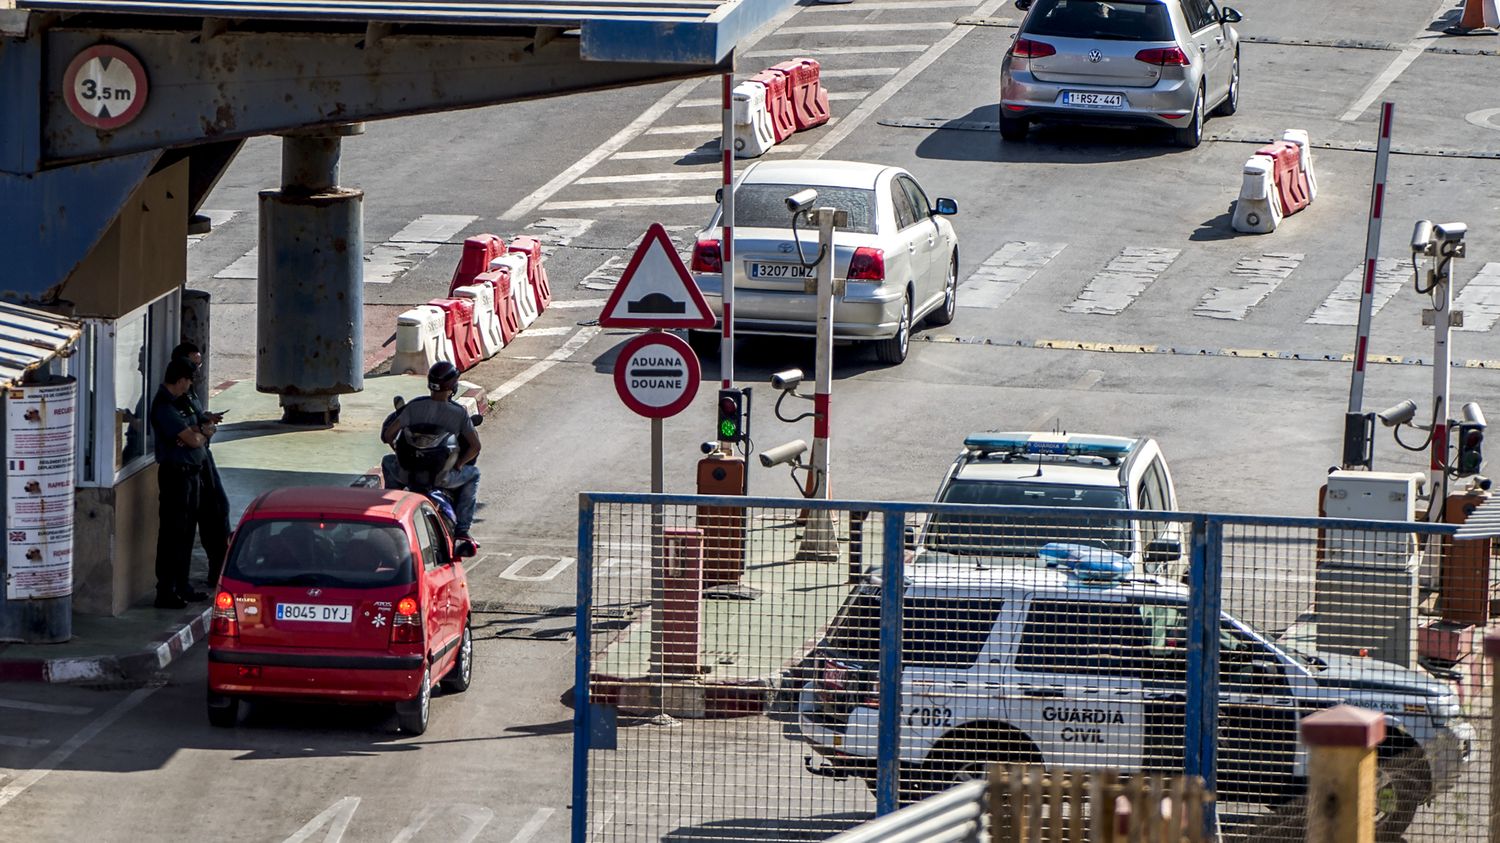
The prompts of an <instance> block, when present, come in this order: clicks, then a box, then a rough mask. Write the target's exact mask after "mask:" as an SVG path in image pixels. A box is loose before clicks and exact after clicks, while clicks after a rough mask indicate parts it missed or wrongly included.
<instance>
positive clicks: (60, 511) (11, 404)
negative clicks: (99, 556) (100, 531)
mask: <svg viewBox="0 0 1500 843" xmlns="http://www.w3.org/2000/svg"><path fill="white" fill-rule="evenodd" d="M77 403H78V385H77V383H76V382H75V381H74V380H73V379H72V378H66V379H56V380H54V381H50V382H48V383H45V384H27V385H23V386H13V387H9V388H7V389H6V390H5V434H6V435H5V598H6V599H7V600H33V599H37V598H45V597H66V596H68V595H69V594H72V593H73V509H74V504H73V478H74V472H73V457H74V437H75V436H76V430H77V424H76V416H75V412H74V411H75V409H76V407H77Z"/></svg>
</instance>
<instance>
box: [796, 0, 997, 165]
mask: <svg viewBox="0 0 1500 843" xmlns="http://www.w3.org/2000/svg"><path fill="white" fill-rule="evenodd" d="M1004 4H1005V0H989V2H987V3H985V4H984V5H983V6H980V7H979V8H978V9H976V10H974V14H975V15H976V16H978V17H988V16H990V15H992V14H994V13H995V10H996V9H999V8H1000V7H1001V6H1003V5H1004ZM934 26H937V27H942V28H951V29H953V31H952V32H949V33H948V34H947V35H944V36H943V37H942V38H941V39H940V40H939V41H938V42H937V43H936V44H933V45H932V46H931V47H929V48H927V51H926V52H924V53H922V55H920V56H917V57H916V58H915V59H913V60H912V62H911V64H909V65H907V66H906V68H905V69H903V70H902V71H901V72H900V73H897V74H896V75H895V76H892V77H891V78H890V79H887V80H886V82H885V84H884V85H881V86H880V88H879V89H877V90H876V91H875V92H874V93H872V94H870V95H869V96H868V97H865V99H864V101H862V102H861V103H860V104H859V106H858V107H857V108H855V109H854V111H852V112H850V114H849V116H848V117H845V118H844V121H843V122H842V123H840V124H839V125H838V126H836V127H834V128H833V129H831V130H830V131H829V132H828V133H827V134H825V135H824V136H823V138H822V139H821V140H819V141H818V142H817V143H815V144H813V145H812V147H811V148H810V149H808V151H807V155H806V157H808V158H822V157H823V156H824V155H827V154H828V153H829V152H830V151H831V150H832V149H833V148H834V147H835V146H838V145H839V144H840V143H842V142H843V140H844V139H845V138H847V137H849V136H850V135H852V134H854V132H855V131H856V130H858V129H859V127H860V125H861V124H863V123H864V122H865V121H866V120H868V119H869V118H870V116H871V115H873V114H874V113H875V112H876V111H877V110H879V109H880V107H881V106H883V105H885V102H886V100H888V99H890V98H891V97H893V96H895V95H896V92H897V91H900V90H901V89H902V88H904V87H905V86H906V84H907V83H908V82H910V81H911V80H912V79H915V78H916V77H917V75H918V74H920V73H921V72H922V71H924V70H926V69H927V68H928V66H929V65H931V64H932V63H933V62H935V61H937V60H938V59H939V58H940V57H942V55H943V53H946V52H948V50H950V49H951V48H952V47H953V45H954V44H957V43H958V42H959V41H960V40H962V39H963V37H964V36H965V35H967V34H969V32H970V31H971V30H973V29H975V27H972V26H965V27H953V25H952V24H946V23H945V24H935V25H925V24H923V25H918V24H906V23H897V24H859V25H856V26H855V28H854V30H853V31H858V32H869V31H874V30H879V29H881V28H882V27H888V28H895V29H901V30H908V29H923V28H927V29H930V28H933V27H934ZM811 28H815V27H811ZM782 31H783V32H784V31H785V30H782ZM832 31H839V32H842V31H844V30H841V29H839V30H832Z"/></svg>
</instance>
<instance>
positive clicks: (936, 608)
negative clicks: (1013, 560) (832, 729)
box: [823, 589, 1004, 669]
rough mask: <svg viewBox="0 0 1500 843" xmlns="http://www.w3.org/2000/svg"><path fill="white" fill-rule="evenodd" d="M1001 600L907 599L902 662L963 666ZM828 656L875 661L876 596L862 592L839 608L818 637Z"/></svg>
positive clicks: (980, 645)
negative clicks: (823, 633)
mask: <svg viewBox="0 0 1500 843" xmlns="http://www.w3.org/2000/svg"><path fill="white" fill-rule="evenodd" d="M1003 606H1004V601H1003V600H998V599H984V598H970V597H913V598H908V599H907V600H906V603H905V609H904V611H903V613H902V619H901V623H902V652H901V660H902V662H903V663H904V664H905V665H906V666H907V667H946V668H960V669H961V668H967V667H969V666H970V665H972V664H974V662H975V660H976V659H977V658H978V657H979V653H980V651H981V650H983V649H984V644H985V642H986V641H988V640H989V637H990V631H991V630H992V629H994V627H995V622H996V621H997V620H998V619H999V617H1000V610H1001V608H1003ZM823 649H824V650H826V651H827V652H828V653H830V654H831V655H835V656H839V657H842V658H845V659H850V660H856V661H874V660H876V659H878V658H879V657H880V592H879V591H878V590H877V589H865V590H863V591H861V592H859V593H858V594H855V595H854V596H853V597H852V598H851V599H850V600H849V602H847V603H845V604H844V606H843V608H842V609H840V610H839V613H838V616H837V617H835V618H834V621H833V623H832V624H831V625H830V626H829V629H828V634H827V635H826V636H825V637H824V639H823Z"/></svg>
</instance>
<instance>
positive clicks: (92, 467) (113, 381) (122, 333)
mask: <svg viewBox="0 0 1500 843" xmlns="http://www.w3.org/2000/svg"><path fill="white" fill-rule="evenodd" d="M179 307H180V294H179V293H178V292H177V291H173V292H171V293H169V294H167V295H166V296H163V297H162V298H159V299H157V300H156V301H154V302H152V303H150V304H148V305H146V306H145V307H142V308H140V309H138V310H135V311H133V312H131V313H128V314H126V315H124V316H121V317H120V318H118V319H88V320H85V321H84V331H83V337H82V340H81V343H80V344H81V346H82V347H81V349H80V357H81V358H82V361H83V365H81V366H79V367H78V368H79V369H81V370H82V371H80V372H79V373H78V376H79V380H80V381H81V392H82V396H83V398H84V404H85V407H84V408H83V409H84V413H83V414H82V418H83V419H84V420H85V423H86V425H87V429H86V430H84V431H82V432H81V433H82V435H80V436H79V437H78V448H79V453H78V484H79V485H80V486H113V485H114V484H116V483H118V482H120V481H121V480H124V479H125V478H126V477H129V476H130V475H132V474H134V473H135V472H137V471H140V470H141V469H142V468H145V467H146V466H148V465H150V464H151V462H152V460H153V459H154V452H153V447H154V444H155V442H154V439H155V437H154V436H153V434H152V432H151V423H150V418H149V416H150V407H151V398H152V396H154V395H155V394H156V388H157V386H158V385H160V384H161V378H162V374H163V372H165V370H166V366H167V356H168V355H169V354H171V353H172V347H173V346H174V345H176V344H177V337H178V334H179V331H180V318H181V317H180V311H179Z"/></svg>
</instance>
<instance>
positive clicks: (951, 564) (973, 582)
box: [874, 554, 1188, 600]
mask: <svg viewBox="0 0 1500 843" xmlns="http://www.w3.org/2000/svg"><path fill="white" fill-rule="evenodd" d="M935 556H939V557H941V559H931V561H927V562H922V561H917V562H913V563H911V564H908V565H907V566H906V568H905V577H906V589H907V594H911V593H913V592H927V593H929V594H931V593H934V592H936V593H938V594H939V596H941V595H942V594H943V593H951V594H953V595H954V596H955V597H957V596H960V595H964V596H967V595H973V594H978V593H982V592H985V591H991V590H1017V591H1027V592H1046V593H1053V594H1059V593H1069V594H1079V593H1084V594H1092V593H1099V592H1108V593H1110V594H1113V595H1125V596H1132V595H1133V596H1141V597H1146V596H1150V597H1157V598H1160V597H1175V598H1181V599H1184V600H1185V599H1187V594H1188V592H1187V588H1186V587H1185V586H1183V585H1182V584H1180V583H1174V582H1167V581H1165V580H1161V579H1157V578H1155V577H1151V576H1147V575H1143V574H1141V573H1140V572H1138V571H1136V572H1132V573H1130V574H1129V575H1126V576H1122V577H1117V578H1101V577H1093V578H1090V577H1085V576H1079V575H1078V574H1077V573H1075V572H1074V571H1072V570H1070V569H1068V568H1064V567H1050V566H1048V565H1046V564H1045V563H1043V562H1042V561H1041V560H1040V559H1032V560H1021V559H984V558H983V557H976V556H962V557H959V556H949V555H947V554H935ZM929 558H931V557H929ZM919 559H920V557H919ZM976 560H978V563H977V564H976ZM874 581H875V584H877V585H878V584H879V579H878V577H877V578H875V580H874Z"/></svg>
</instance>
